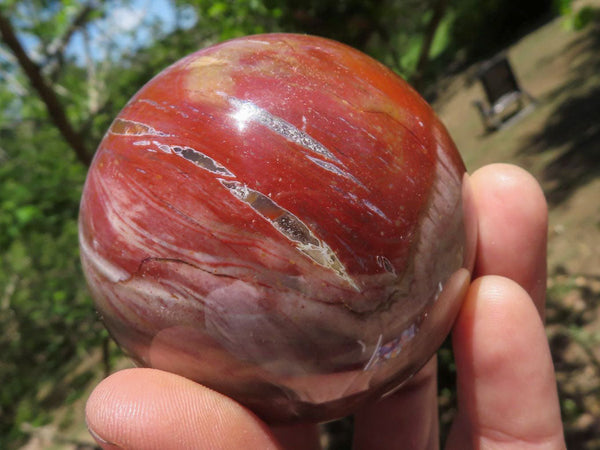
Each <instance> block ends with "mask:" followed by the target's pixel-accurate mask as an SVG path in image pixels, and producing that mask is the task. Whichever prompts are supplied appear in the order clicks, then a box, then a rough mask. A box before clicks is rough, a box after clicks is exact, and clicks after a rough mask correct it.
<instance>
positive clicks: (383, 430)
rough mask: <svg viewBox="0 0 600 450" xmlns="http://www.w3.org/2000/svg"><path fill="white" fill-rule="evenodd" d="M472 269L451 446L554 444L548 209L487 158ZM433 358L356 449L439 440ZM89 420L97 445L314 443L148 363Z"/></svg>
mask: <svg viewBox="0 0 600 450" xmlns="http://www.w3.org/2000/svg"><path fill="white" fill-rule="evenodd" d="M471 182H472V184H473V191H474V193H475V204H476V207H477V210H478V222H479V241H478V249H477V259H476V268H475V274H474V277H473V279H474V281H473V282H472V284H471V286H470V288H469V291H468V293H467V297H466V299H465V302H464V304H463V306H462V309H461V312H460V314H459V316H458V318H457V320H456V323H455V325H454V328H453V331H452V342H453V347H454V353H455V359H456V367H457V373H458V382H457V392H458V413H457V416H456V419H455V421H454V424H453V426H452V430H451V432H450V436H449V438H448V441H447V442H446V448H448V449H471V448H472V449H488V448H494V449H512V448H518V449H529V448H532V449H533V448H535V449H563V448H565V442H564V437H563V428H562V423H561V417H560V408H559V401H558V395H557V390H556V380H555V374H554V368H553V364H552V359H551V354H550V349H549V346H548V341H547V339H546V335H545V332H544V325H543V316H544V301H545V283H546V236H547V207H546V202H545V200H544V196H543V193H542V191H541V189H540V187H539V185H538V184H537V182H536V181H535V179H533V177H531V175H529V174H528V173H527V172H525V171H523V170H522V169H519V168H517V167H515V166H510V165H504V164H495V165H490V166H486V167H484V168H482V169H479V170H478V171H476V172H475V173H473V174H472V176H471ZM436 383H437V380H436V359H435V358H433V359H432V360H431V361H430V362H429V363H428V364H427V365H426V366H425V367H424V368H423V369H422V370H421V371H420V372H419V374H417V375H416V376H415V377H413V378H412V379H411V381H410V382H409V383H407V384H405V385H404V386H403V388H402V389H400V390H399V391H397V392H396V393H394V394H393V395H391V396H389V397H386V398H385V399H383V400H381V401H380V402H378V403H377V404H375V405H370V406H368V407H366V408H364V409H363V410H361V411H359V412H358V413H357V414H356V416H355V435H354V440H355V442H354V447H355V448H356V449H357V450H360V449H374V448H377V449H383V450H385V449H400V448H402V449H413V448H414V449H433V448H438V447H439V443H438V440H439V439H438V418H437V397H436V395H437V384H436ZM86 419H87V422H88V426H89V428H90V431H91V433H92V435H93V436H94V437H95V438H96V440H97V441H98V443H99V444H100V445H101V446H102V448H104V449H114V448H126V449H145V450H150V449H163V450H164V449H183V448H194V449H237V448H260V449H279V448H284V449H308V450H310V449H318V448H320V446H319V436H318V433H317V429H316V427H315V426H312V425H303V426H294V427H280V428H269V427H268V426H267V425H266V424H264V423H263V422H261V421H260V420H259V419H258V418H257V417H256V416H255V415H253V414H252V413H251V412H250V411H248V410H247V409H245V408H244V407H242V406H240V405H239V404H237V403H236V402H234V401H233V400H231V399H230V398H228V397H225V396H223V395H221V394H219V393H217V392H214V391H212V390H210V389H208V388H206V387H203V386H201V385H198V384H196V383H193V382H191V381H189V380H187V379H185V378H182V377H180V376H177V375H172V374H169V373H166V372H162V371H158V370H153V369H131V370H124V371H121V372H118V373H116V374H114V375H112V376H110V377H108V378H107V379H105V380H104V381H102V382H101V383H100V384H99V385H98V386H97V387H96V389H95V390H94V392H93V393H92V394H91V396H90V398H89V400H88V403H87V409H86Z"/></svg>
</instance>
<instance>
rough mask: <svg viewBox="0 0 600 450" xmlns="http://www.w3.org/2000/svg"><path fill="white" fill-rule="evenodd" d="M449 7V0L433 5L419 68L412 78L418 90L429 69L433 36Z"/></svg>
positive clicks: (418, 63) (442, 0) (420, 54)
mask: <svg viewBox="0 0 600 450" xmlns="http://www.w3.org/2000/svg"><path fill="white" fill-rule="evenodd" d="M447 8H448V0H438V1H437V2H436V3H435V5H434V6H433V15H432V16H431V20H430V21H429V23H428V24H427V29H426V30H425V35H424V36H423V45H421V51H420V53H419V61H418V62H417V68H416V70H415V73H414V75H413V76H412V80H411V83H412V85H413V87H414V88H415V89H416V90H418V91H420V90H421V89H423V82H424V79H425V71H426V69H427V65H428V64H429V52H430V51H431V45H432V44H433V38H434V37H435V33H436V31H437V29H438V27H439V25H440V23H441V21H442V19H443V18H444V14H445V13H446V9H447Z"/></svg>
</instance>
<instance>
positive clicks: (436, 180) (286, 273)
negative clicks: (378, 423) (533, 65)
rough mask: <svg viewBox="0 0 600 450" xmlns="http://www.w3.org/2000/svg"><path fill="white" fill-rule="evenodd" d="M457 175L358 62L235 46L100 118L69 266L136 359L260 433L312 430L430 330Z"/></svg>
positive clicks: (394, 366)
mask: <svg viewBox="0 0 600 450" xmlns="http://www.w3.org/2000/svg"><path fill="white" fill-rule="evenodd" d="M464 172H465V168H464V165H463V163H462V161H461V158H460V156H459V154H458V152H457V150H456V148H455V146H454V144H453V143H452V141H451V139H450V137H449V136H448V133H447V131H446V130H445V128H444V127H443V125H442V124H441V123H440V122H439V120H438V119H437V118H436V117H435V115H434V113H433V111H432V109H431V108H430V107H429V106H428V105H427V104H426V103H425V101H424V100H422V99H421V98H420V97H419V95H418V94H417V93H415V91H413V90H412V89H411V88H410V87H409V86H408V85H407V84H406V83H405V82H404V81H402V80H401V79H400V78H399V77H397V76H396V75H394V74H393V73H392V72H391V71H390V70H388V69H386V68H385V67H383V66H382V65H381V64H379V63H377V62H376V61H374V60H372V59H371V58H369V57H368V56H366V55H364V54H362V53H360V52H358V51H356V50H353V49H351V48H349V47H347V46H345V45H342V44H339V43H336V42H333V41H330V40H326V39H322V38H316V37H310V36H302V35H287V34H273V35H258V36H251V37H246V38H242V39H236V40H232V41H229V42H225V43H223V44H220V45H216V46H213V47H210V48H207V49H204V50H201V51H199V52H196V53H194V54H192V55H190V56H188V57H186V58H184V59H182V60H180V61H179V62H177V63H176V64H174V65H172V66H171V67H169V68H167V69H165V70H164V71H163V72H162V73H160V74H159V75H158V76H156V77H155V78H154V79H153V80H151V81H150V82H149V83H148V84H147V85H146V86H144V87H143V88H142V89H141V90H140V91H139V92H138V93H137V94H136V95H135V97H133V98H132V99H131V101H130V102H129V103H128V104H127V106H126V107H125V108H124V109H123V111H122V112H121V113H120V114H119V115H118V117H117V118H116V119H115V120H114V122H113V123H112V125H111V127H110V129H109V130H108V132H107V133H106V136H105V138H104V140H103V141H102V143H101V144H100V147H99V149H98V151H97V153H96V156H95V159H94V161H93V164H92V167H91V169H90V172H89V174H88V178H87V181H86V184H85V189H84V193H83V199H82V203H81V215H80V246H81V255H82V261H83V267H84V270H85V274H86V277H87V280H88V283H89V286H90V289H91V292H92V295H93V297H94V299H95V301H96V305H97V308H98V310H99V311H100V314H101V316H102V320H103V321H104V323H105V324H106V326H107V328H108V329H109V331H110V332H111V334H112V335H113V336H114V338H115V339H116V340H117V341H118V342H119V344H120V345H121V346H122V348H123V349H124V350H125V351H126V352H127V353H128V354H129V355H130V356H131V357H132V358H133V359H134V360H135V361H136V363H138V364H139V365H142V366H150V367H155V368H159V369H163V370H167V371H171V372H174V373H177V374H180V375H183V376H185V377H188V378H190V379H192V380H195V381H197V382H199V383H202V384H204V385H206V386H209V387H211V388H213V389H216V390H217V391H220V392H222V393H224V394H226V395H229V396H231V397H232V398H234V399H236V400H237V401H239V402H240V403H242V404H243V405H246V406H247V407H249V408H251V409H252V410H253V411H255V412H256V413H257V414H258V415H259V416H261V417H262V418H263V419H265V420H267V421H270V422H272V423H289V422H294V421H322V420H329V419H333V418H336V417H340V416H343V415H346V414H349V413H351V412H352V411H354V410H355V409H356V408H357V407H359V406H360V405H361V404H363V403H364V402H366V401H370V400H373V399H377V398H379V397H381V396H382V395H384V394H386V393H388V392H390V391H391V390H393V389H394V388H396V387H397V386H398V385H399V384H400V383H402V382H403V381H404V380H406V379H407V378H408V377H409V376H410V375H412V374H413V373H414V372H415V371H417V370H418V369H419V368H420V367H421V366H422V365H423V364H424V363H425V362H426V361H427V360H428V359H429V358H430V357H431V356H432V354H433V353H434V352H435V351H436V350H437V348H438V347H439V345H440V344H441V342H442V341H443V340H444V338H445V337H446V335H447V334H448V332H449V330H450V328H451V325H452V322H453V320H454V318H455V315H456V313H457V310H458V308H459V306H460V302H461V299H462V296H463V294H464V292H465V288H466V285H467V284H468V281H469V277H470V271H471V266H472V260H473V254H474V250H473V247H474V244H473V242H474V239H475V237H474V235H475V233H474V231H473V229H472V228H473V227H472V225H471V222H472V220H471V217H472V214H471V213H470V212H469V211H470V206H469V204H470V202H469V195H468V193H469V191H468V188H467V187H468V184H467V183H465V182H464V181H466V178H465V177H464Z"/></svg>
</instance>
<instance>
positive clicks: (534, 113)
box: [434, 1, 600, 449]
mask: <svg viewBox="0 0 600 450" xmlns="http://www.w3.org/2000/svg"><path fill="white" fill-rule="evenodd" d="M584 3H586V4H591V5H593V6H595V7H598V6H600V2H598V1H593V2H584ZM507 54H508V57H509V60H510V62H511V64H512V66H513V69H514V71H515V72H516V74H517V77H518V79H519V81H520V83H521V85H522V87H523V88H524V89H525V90H527V91H528V92H529V93H530V94H531V95H532V96H533V97H534V99H535V105H534V106H535V107H534V108H533V109H529V111H528V112H527V113H526V114H524V115H520V116H519V117H518V118H516V119H515V120H513V121H511V122H510V123H509V124H508V125H507V126H506V127H504V128H502V129H501V130H499V131H497V132H493V133H486V132H485V131H484V127H483V124H482V121H481V119H480V116H479V113H478V112H477V110H476V109H475V107H474V106H473V104H472V102H473V101H474V100H483V99H485V95H484V92H483V89H482V87H481V85H480V83H479V82H478V81H477V80H476V77H475V73H476V70H477V66H473V67H471V68H469V69H468V70H467V71H466V72H464V73H462V74H460V75H459V76H457V77H455V78H453V79H450V80H447V81H446V85H445V86H444V89H443V90H442V92H443V93H442V95H440V97H439V98H438V99H437V100H436V102H435V104H434V106H435V108H436V109H437V111H438V113H439V115H440V117H441V118H442V120H443V121H444V123H445V124H446V126H447V128H448V129H449V131H450V133H451V135H452V136H453V138H454V140H455V142H456V144H457V146H458V148H459V149H460V151H461V153H462V154H463V158H464V159H465V163H466V164H467V167H468V169H469V171H473V170H476V169H477V168H479V167H481V166H483V165H486V164H489V163H494V162H508V163H513V164H516V165H518V166H521V167H523V168H525V169H526V170H528V171H529V172H531V173H532V174H533V175H534V176H535V177H536V178H537V179H538V181H539V182H540V184H541V186H542V188H543V190H544V192H545V194H546V198H547V200H548V205H549V234H548V274H549V275H548V313H547V331H548V337H549V339H550V343H551V346H552V351H553V357H554V362H555V367H556V370H557V379H558V386H559V393H560V396H561V406H562V410H563V418H564V423H565V429H566V436H567V440H568V444H569V448H574V449H600V303H599V301H600V177H599V176H598V175H599V174H600V23H596V24H593V25H591V26H588V27H586V28H585V29H583V30H582V31H573V30H568V29H566V27H565V22H564V19H562V18H561V19H556V20H554V21H552V22H549V23H547V24H545V25H544V26H542V27H541V28H539V29H538V30H536V31H535V32H533V33H531V34H529V35H527V36H526V37H524V38H523V39H522V40H520V41H519V42H517V43H516V44H515V45H514V46H512V47H510V48H509V49H508V52H507Z"/></svg>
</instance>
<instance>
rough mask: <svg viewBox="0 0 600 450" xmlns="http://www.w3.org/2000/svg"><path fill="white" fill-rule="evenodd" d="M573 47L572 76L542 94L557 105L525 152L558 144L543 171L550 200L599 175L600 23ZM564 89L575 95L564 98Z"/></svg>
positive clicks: (553, 202)
mask: <svg viewBox="0 0 600 450" xmlns="http://www.w3.org/2000/svg"><path fill="white" fill-rule="evenodd" d="M572 46H573V47H576V49H574V50H575V52H574V55H575V56H574V57H573V59H572V61H570V66H571V67H570V73H571V77H570V79H569V80H568V81H567V82H566V83H565V84H564V85H562V86H560V87H559V88H558V89H555V90H553V91H551V92H549V93H548V94H546V95H545V96H544V97H543V98H542V99H539V100H540V103H541V104H544V103H548V104H552V105H556V106H555V107H554V108H555V109H554V110H553V111H552V112H551V114H550V116H549V117H548V119H547V121H546V123H545V124H544V127H543V128H542V129H540V130H537V131H536V132H535V134H533V135H531V136H530V137H529V138H528V139H527V140H526V142H525V143H524V145H523V147H522V150H521V152H520V153H521V154H522V155H527V154H539V153H543V152H547V151H556V149H558V152H557V153H556V155H553V157H552V158H550V160H549V162H548V163H547V165H546V167H545V168H544V169H543V171H542V173H541V177H542V179H541V180H540V181H542V183H544V184H545V185H546V187H547V189H546V194H547V198H548V202H549V203H550V205H557V204H559V203H561V202H563V201H564V200H566V199H567V198H569V197H570V195H571V194H572V193H573V192H574V191H576V190H577V189H578V188H579V187H581V186H583V185H585V184H586V183H587V182H588V181H590V180H591V179H593V178H595V177H597V176H598V175H600V53H599V52H598V51H597V49H598V48H600V23H596V24H594V26H593V28H592V29H591V30H590V32H587V33H584V34H582V36H581V38H580V39H578V40H576V41H575V42H573V44H572ZM581 55H587V57H580V56H581ZM595 80H596V81H595ZM590 86H591V87H590ZM564 92H573V93H574V95H572V96H571V97H567V98H562V97H564V96H565V95H564Z"/></svg>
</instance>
